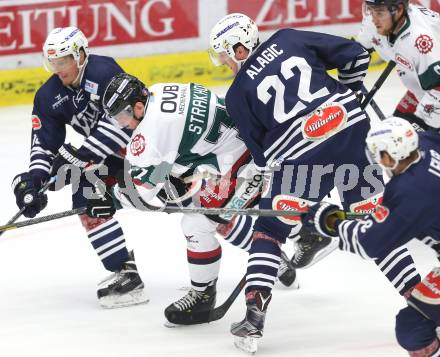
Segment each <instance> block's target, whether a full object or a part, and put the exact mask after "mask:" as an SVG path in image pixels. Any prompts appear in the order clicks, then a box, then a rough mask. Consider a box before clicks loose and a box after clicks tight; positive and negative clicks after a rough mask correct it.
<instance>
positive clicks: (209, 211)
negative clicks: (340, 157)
mask: <svg viewBox="0 0 440 357" xmlns="http://www.w3.org/2000/svg"><path fill="white" fill-rule="evenodd" d="M86 211H87V208H86V207H82V208H76V209H73V210H69V211H63V212H59V213H54V214H50V215H47V216H43V217H38V218H32V219H29V220H27V221H22V222H18V223H15V224H7V225H4V226H0V232H3V231H8V230H13V229H17V228H21V227H26V226H31V225H34V224H38V223H43V222H49V221H53V220H55V219H59V218H64V217H69V216H75V215H79V214H84V213H86ZM142 211H145V212H165V213H191V214H195V213H199V214H204V215H220V214H231V215H239V216H265V217H286V216H287V217H299V216H301V215H302V214H304V212H298V211H280V210H271V209H257V208H243V209H233V208H202V207H201V208H190V207H166V206H165V207H163V208H162V207H159V208H158V209H156V210H151V209H143V210H142ZM364 215H365V214H359V213H351V212H346V217H347V219H354V218H359V217H362V216H364Z"/></svg>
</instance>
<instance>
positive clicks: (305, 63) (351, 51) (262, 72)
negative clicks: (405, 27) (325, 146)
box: [226, 29, 370, 167]
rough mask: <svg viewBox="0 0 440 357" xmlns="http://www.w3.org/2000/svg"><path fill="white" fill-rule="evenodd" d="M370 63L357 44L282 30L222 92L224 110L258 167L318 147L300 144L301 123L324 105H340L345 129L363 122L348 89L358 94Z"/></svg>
mask: <svg viewBox="0 0 440 357" xmlns="http://www.w3.org/2000/svg"><path fill="white" fill-rule="evenodd" d="M369 61H370V56H369V54H368V52H367V51H365V50H364V49H363V47H362V46H361V45H359V44H358V43H356V42H354V41H350V40H346V39H344V38H341V37H335V36H331V35H327V34H323V33H317V32H308V31H298V30H294V29H283V30H280V31H277V32H276V33H275V34H274V35H272V36H271V37H270V38H269V39H268V40H267V41H266V42H263V43H262V44H261V45H260V46H259V47H258V48H257V49H256V50H255V51H254V53H253V54H252V55H251V57H250V58H249V59H248V60H247V61H246V62H245V63H244V64H243V66H242V68H241V69H240V71H239V73H238V74H237V76H236V78H235V80H234V82H233V84H232V85H231V87H230V88H229V90H228V92H227V94H226V108H227V111H228V113H229V114H230V116H231V117H232V119H233V120H234V121H235V122H236V125H237V127H238V129H239V132H240V136H241V137H242V138H243V140H244V141H245V143H246V145H247V146H248V148H249V149H250V151H251V153H252V156H253V157H254V160H255V163H256V164H257V166H260V167H265V166H266V165H271V163H272V162H274V161H275V162H276V161H277V160H278V161H280V158H282V160H281V161H283V160H284V159H287V158H290V159H292V158H293V159H294V158H296V157H298V156H300V155H301V154H302V153H304V152H305V151H307V150H308V148H312V147H314V146H316V145H317V144H319V143H320V142H321V141H314V142H312V141H310V140H304V137H303V135H301V124H302V119H303V118H304V116H305V115H307V114H309V113H312V112H313V111H314V110H315V109H316V108H318V107H319V106H320V105H322V104H325V103H333V102H339V103H342V104H343V105H344V106H345V107H346V110H347V113H348V114H350V115H349V117H348V121H347V123H346V124H345V125H346V126H349V125H350V121H352V124H354V123H355V122H356V121H359V120H361V119H365V115H364V114H363V113H362V112H361V111H360V109H359V108H358V103H357V102H356V103H354V101H355V100H356V98H355V95H354V93H353V92H352V91H357V90H360V88H361V85H362V81H363V78H364V76H365V74H366V72H367V69H368V64H369ZM331 69H338V71H339V81H338V80H336V79H334V78H332V77H331V76H329V75H328V74H327V70H331ZM322 141H323V140H322Z"/></svg>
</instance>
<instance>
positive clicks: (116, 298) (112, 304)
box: [99, 289, 150, 309]
mask: <svg viewBox="0 0 440 357" xmlns="http://www.w3.org/2000/svg"><path fill="white" fill-rule="evenodd" d="M149 301H150V299H149V297H148V296H147V295H146V294H145V291H144V289H139V290H135V291H131V292H129V293H127V294H123V295H109V296H104V297H102V298H100V299H99V304H100V305H101V307H103V308H104V309H117V308H120V307H127V306H133V305H140V304H146V303H147V302H149Z"/></svg>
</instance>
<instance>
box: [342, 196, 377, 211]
mask: <svg viewBox="0 0 440 357" xmlns="http://www.w3.org/2000/svg"><path fill="white" fill-rule="evenodd" d="M382 201H383V196H382V194H378V195H376V196H373V197H370V198H368V199H366V200H363V201H360V202H355V203H352V204H351V205H350V212H353V213H359V214H370V213H373V212H374V210H375V209H376V207H377V206H379V205H380V204H381V203H382Z"/></svg>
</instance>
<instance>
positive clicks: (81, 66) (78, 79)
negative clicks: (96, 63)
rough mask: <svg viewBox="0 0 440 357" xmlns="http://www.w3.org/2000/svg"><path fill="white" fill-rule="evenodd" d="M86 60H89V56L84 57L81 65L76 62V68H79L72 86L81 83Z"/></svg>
mask: <svg viewBox="0 0 440 357" xmlns="http://www.w3.org/2000/svg"><path fill="white" fill-rule="evenodd" d="M88 62H89V56H87V55H86V58H85V59H84V63H83V64H82V65H79V64H78V63H77V68H78V69H79V71H78V75H77V76H76V78H75V80H74V81H73V83H72V87H77V86H79V84H80V83H81V81H82V79H83V76H84V71H85V69H86V66H87V63H88Z"/></svg>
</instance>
